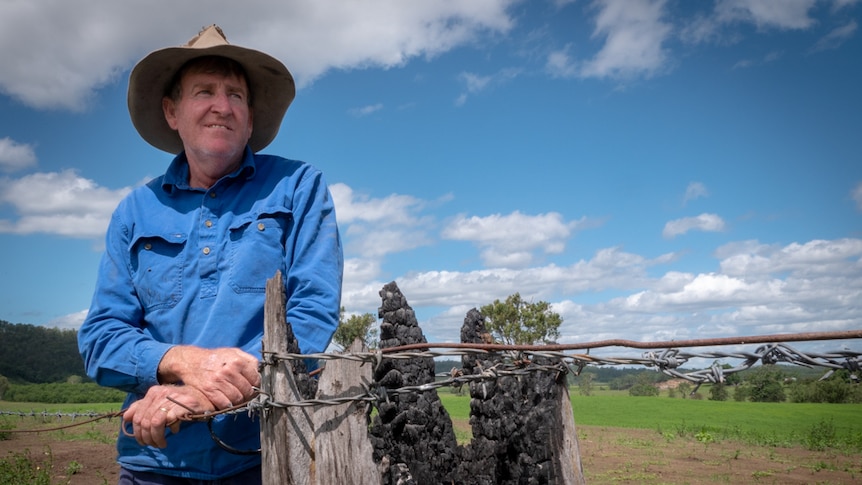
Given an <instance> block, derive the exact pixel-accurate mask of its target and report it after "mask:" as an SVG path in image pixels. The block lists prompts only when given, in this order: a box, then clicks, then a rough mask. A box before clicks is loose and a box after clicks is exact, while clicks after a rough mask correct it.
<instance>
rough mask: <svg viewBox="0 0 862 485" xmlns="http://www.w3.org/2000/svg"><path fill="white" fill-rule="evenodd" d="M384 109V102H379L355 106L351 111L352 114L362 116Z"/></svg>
mask: <svg viewBox="0 0 862 485" xmlns="http://www.w3.org/2000/svg"><path fill="white" fill-rule="evenodd" d="M382 109H383V104H382V103H377V104H369V105H368V106H363V107H361V108H353V109H351V110H350V111H349V113H350V115H351V116H356V117H357V118H361V117H363V116H368V115H370V114H372V113H376V112H378V111H380V110H382Z"/></svg>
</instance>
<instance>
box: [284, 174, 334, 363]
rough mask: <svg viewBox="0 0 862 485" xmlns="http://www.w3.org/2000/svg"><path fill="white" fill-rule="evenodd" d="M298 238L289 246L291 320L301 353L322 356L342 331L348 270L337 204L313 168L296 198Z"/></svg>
mask: <svg viewBox="0 0 862 485" xmlns="http://www.w3.org/2000/svg"><path fill="white" fill-rule="evenodd" d="M292 205H293V208H292V210H293V214H294V229H295V232H294V237H293V238H292V240H289V241H288V242H287V244H288V245H290V247H287V248H286V250H287V251H286V254H287V258H288V260H287V262H286V263H287V268H288V270H287V275H286V278H285V291H286V295H287V321H288V322H290V324H291V327H292V328H293V332H294V335H295V336H296V338H297V340H298V341H299V346H300V351H301V352H302V353H315V352H323V351H325V350H326V347H327V346H328V345H329V342H330V340H331V339H332V334H333V333H334V332H335V329H336V327H338V320H339V315H340V308H341V283H342V273H343V268H344V259H343V254H342V247H341V239H340V236H339V233H338V227H337V224H336V219H335V206H334V203H333V200H332V196H331V194H330V192H329V189H328V188H327V185H326V182H325V181H324V178H323V175H322V174H321V173H320V172H319V171H316V170H311V171H310V172H309V173H307V174H306V176H305V177H303V179H302V181H301V182H300V184H299V185H298V186H297V188H296V191H295V193H294V194H293V204H292Z"/></svg>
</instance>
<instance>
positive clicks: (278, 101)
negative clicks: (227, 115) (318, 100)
mask: <svg viewBox="0 0 862 485" xmlns="http://www.w3.org/2000/svg"><path fill="white" fill-rule="evenodd" d="M202 56H222V57H226V58H228V59H232V60H234V61H236V62H238V63H239V64H240V65H241V66H242V67H243V69H245V73H246V77H247V78H248V87H249V90H250V91H251V94H252V109H253V112H254V116H253V120H254V125H253V128H252V134H251V139H250V140H249V141H248V144H249V145H250V146H251V149H252V151H255V152H257V151H258V150H260V149H262V148H264V147H265V146H267V145H269V144H270V142H272V140H273V139H274V138H275V135H276V134H278V129H279V127H280V126H281V120H282V119H283V118H284V113H285V112H286V111H287V107H288V106H290V103H291V102H292V101H293V98H294V96H296V86H295V84H294V82H293V76H291V75H290V71H288V70H287V68H286V67H285V66H284V64H282V63H281V62H280V61H279V60H277V59H275V58H274V57H272V56H270V55H268V54H264V53H263V52H260V51H256V50H253V49H247V48H245V47H240V46H236V45H231V44H229V43H228V42H227V38H225V35H224V32H222V30H221V29H220V28H219V27H218V26H217V25H211V26H209V27H206V28H204V29H203V30H201V31H200V33H199V34H198V35H196V36H194V37H193V38H192V39H191V40H190V41H189V42H188V44H186V45H184V46H180V47H168V48H165V49H160V50H157V51H155V52H152V53H150V54H149V55H147V56H146V57H144V58H143V59H141V60H140V62H138V64H137V65H135V67H134V68H133V69H132V74H131V75H130V77H129V94H128V103H129V115H130V116H131V117H132V124H134V125H135V129H137V130H138V133H139V134H140V135H141V137H142V138H143V139H144V140H146V141H147V143H149V144H150V145H153V146H154V147H156V148H158V149H161V150H164V151H166V152H169V153H173V154H177V153H180V152H181V151H183V142H182V140H181V139H180V136H179V134H178V133H177V132H176V131H175V130H173V129H171V127H170V126H168V123H167V121H165V114H164V112H163V111H162V98H163V97H164V96H165V94H166V92H167V90H168V89H169V88H170V86H169V84H170V83H171V82H172V81H173V78H174V76H175V75H176V73H177V71H179V69H180V68H181V67H182V66H183V65H184V64H185V63H186V62H188V61H190V60H191V59H194V58H196V57H202Z"/></svg>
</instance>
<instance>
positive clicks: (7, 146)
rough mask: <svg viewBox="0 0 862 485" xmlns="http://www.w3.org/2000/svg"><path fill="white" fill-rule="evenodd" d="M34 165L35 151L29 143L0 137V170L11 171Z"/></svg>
mask: <svg viewBox="0 0 862 485" xmlns="http://www.w3.org/2000/svg"><path fill="white" fill-rule="evenodd" d="M34 165H36V153H35V151H34V150H33V147H32V146H31V145H28V144H26V143H18V142H16V141H15V140H13V139H11V138H9V137H8V136H7V137H6V138H0V170H3V171H6V172H13V171H15V170H21V169H24V168H28V167H32V166H34Z"/></svg>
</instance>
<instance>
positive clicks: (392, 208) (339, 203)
mask: <svg viewBox="0 0 862 485" xmlns="http://www.w3.org/2000/svg"><path fill="white" fill-rule="evenodd" d="M329 190H330V192H331V193H332V198H333V200H334V202H335V213H336V217H337V218H338V224H339V228H340V230H341V234H342V238H343V239H344V240H345V244H344V246H345V248H346V249H348V250H349V251H350V253H351V255H352V254H356V255H357V256H360V257H363V258H372V259H379V258H382V257H383V256H386V255H388V254H392V253H397V252H401V251H406V250H409V249H414V248H417V247H420V246H424V245H427V244H428V243H429V241H430V236H429V235H428V230H429V229H431V228H433V221H432V219H431V218H430V217H428V216H424V215H422V211H423V210H424V209H425V207H426V205H427V202H425V201H422V200H420V199H417V198H415V197H411V196H408V195H398V194H392V195H389V196H387V197H385V198H382V199H375V198H371V197H369V196H368V195H365V194H357V193H355V192H354V191H353V189H352V188H350V187H349V186H347V185H345V184H341V183H337V184H332V185H331V186H330V187H329Z"/></svg>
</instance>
